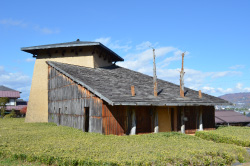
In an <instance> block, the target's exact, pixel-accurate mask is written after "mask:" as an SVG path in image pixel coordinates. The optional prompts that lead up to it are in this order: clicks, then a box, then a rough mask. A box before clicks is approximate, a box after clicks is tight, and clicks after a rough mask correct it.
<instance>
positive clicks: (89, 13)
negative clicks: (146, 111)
mask: <svg viewBox="0 0 250 166" xmlns="http://www.w3.org/2000/svg"><path fill="white" fill-rule="evenodd" d="M249 16H250V1H247V0H241V1H236V0H234V1H232V0H220V1H216V0H209V1H208V0H204V1H200V0H199V1H198V0H197V1H196V0H193V1H186V0H176V1H165V0H162V1H159V0H156V1H139V0H138V1H129V0H128V1H123V2H121V1H97V0H92V1H80V0H79V1H77V0H75V1H65V0H60V1H57V0H54V1H48V0H43V1H31V0H30V1H28V0H27V1H26V0H25V1H17V0H16V1H13V0H2V1H0V49H1V51H0V58H1V59H0V85H5V86H8V87H11V88H14V89H17V90H19V91H22V92H23V93H22V94H21V97H22V98H24V99H25V100H28V96H29V90H30V86H31V81H32V74H33V68H34V60H35V59H33V58H32V55H31V54H28V53H25V52H22V51H20V48H21V47H27V46H36V45H43V44H53V43H61V42H70V41H74V40H76V39H78V38H79V39H80V40H81V41H100V42H102V43H103V44H105V45H106V46H108V47H109V48H111V49H112V50H114V51H115V52H116V53H118V54H119V55H120V56H121V57H123V58H124V59H125V61H124V62H122V63H118V64H119V65H121V66H124V67H127V68H130V69H133V70H136V71H140V72H143V73H145V74H148V75H152V70H153V66H152V50H151V49H150V48H149V47H148V46H153V47H155V49H156V56H157V58H156V62H157V76H158V78H161V79H164V80H168V81H171V82H174V83H179V71H178V70H180V67H181V52H183V51H186V56H185V64H184V66H185V72H186V74H185V86H188V87H190V88H193V89H196V90H199V89H200V90H202V92H204V93H208V94H212V95H215V96H219V95H223V94H225V93H235V92H250V84H249V82H250V67H249V60H250V57H249V56H250V50H249V48H250V40H249V39H250V17H249Z"/></svg>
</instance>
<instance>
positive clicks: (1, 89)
mask: <svg viewBox="0 0 250 166" xmlns="http://www.w3.org/2000/svg"><path fill="white" fill-rule="evenodd" d="M0 91H16V90H14V89H11V88H8V87H6V86H3V85H0Z"/></svg>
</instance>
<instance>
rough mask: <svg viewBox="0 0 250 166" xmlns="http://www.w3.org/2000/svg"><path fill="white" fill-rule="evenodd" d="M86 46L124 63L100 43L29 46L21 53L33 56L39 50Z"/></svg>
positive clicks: (85, 42)
mask: <svg viewBox="0 0 250 166" xmlns="http://www.w3.org/2000/svg"><path fill="white" fill-rule="evenodd" d="M88 46H96V47H100V48H102V49H104V50H106V51H108V52H109V53H111V54H112V55H113V56H114V57H115V59H116V60H115V61H124V59H123V58H122V57H120V56H119V55H118V54H116V53H115V52H114V51H112V50H111V49H109V48H108V47H106V46H105V45H103V44H102V43H100V42H87V41H74V42H66V43H57V44H48V45H39V46H31V47H22V48H21V51H25V52H28V53H31V54H35V53H36V52H37V51H39V50H50V49H57V48H58V49H59V48H75V47H88Z"/></svg>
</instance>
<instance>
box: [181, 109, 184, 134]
mask: <svg viewBox="0 0 250 166" xmlns="http://www.w3.org/2000/svg"><path fill="white" fill-rule="evenodd" d="M184 117H185V114H184V107H182V110H181V133H183V134H185V120H184Z"/></svg>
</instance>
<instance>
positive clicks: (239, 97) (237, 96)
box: [219, 92, 250, 108]
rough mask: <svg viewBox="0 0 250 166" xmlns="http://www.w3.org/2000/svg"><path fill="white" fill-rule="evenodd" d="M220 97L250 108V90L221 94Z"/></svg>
mask: <svg viewBox="0 0 250 166" xmlns="http://www.w3.org/2000/svg"><path fill="white" fill-rule="evenodd" d="M219 97H220V98H222V99H224V100H227V101H230V102H232V103H234V104H236V105H237V106H242V107H248V108H250V92H246V93H245V92H244V93H231V94H225V95H223V96H219Z"/></svg>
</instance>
